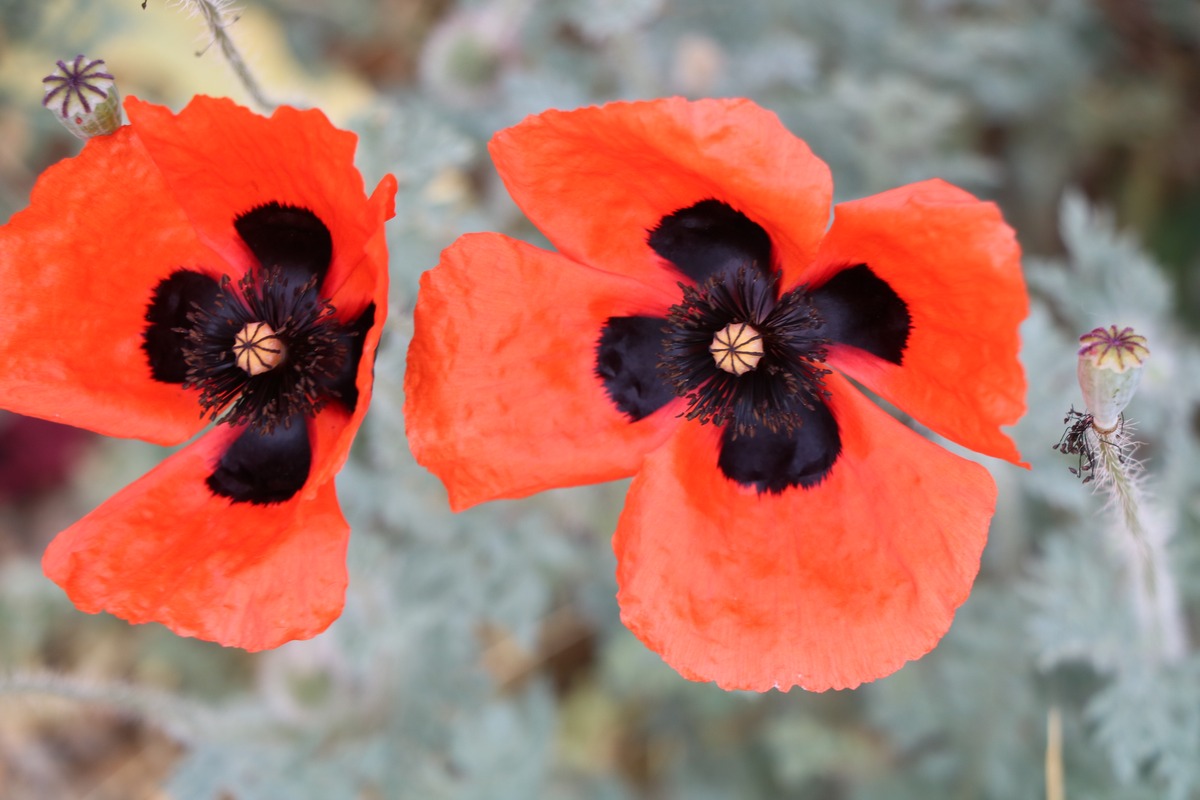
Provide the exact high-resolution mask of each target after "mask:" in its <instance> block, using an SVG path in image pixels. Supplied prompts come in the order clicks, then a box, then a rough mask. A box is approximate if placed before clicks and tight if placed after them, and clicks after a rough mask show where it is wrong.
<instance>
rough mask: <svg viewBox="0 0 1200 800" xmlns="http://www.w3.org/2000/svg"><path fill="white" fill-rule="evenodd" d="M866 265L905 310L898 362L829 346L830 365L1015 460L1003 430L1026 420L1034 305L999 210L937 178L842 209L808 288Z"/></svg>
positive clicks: (981, 447) (933, 423)
mask: <svg viewBox="0 0 1200 800" xmlns="http://www.w3.org/2000/svg"><path fill="white" fill-rule="evenodd" d="M859 264H866V265H867V266H868V267H869V268H870V270H871V272H872V273H874V274H875V275H876V276H878V277H879V278H881V279H882V280H883V281H884V282H886V283H887V284H888V286H889V287H891V289H892V290H893V291H895V292H896V294H897V295H899V297H900V298H901V299H902V300H903V301H904V304H905V306H906V307H907V310H908V313H909V315H910V316H911V320H912V325H911V332H910V335H909V337H908V341H907V343H906V344H905V346H904V349H903V354H902V356H901V359H902V360H901V363H900V364H894V363H889V362H887V361H885V360H883V359H880V358H877V357H875V356H873V355H871V354H869V353H867V352H864V351H862V350H859V349H857V348H853V347H842V346H837V345H833V346H831V347H830V348H829V358H828V364H829V365H830V366H832V367H835V368H837V369H840V370H842V371H843V372H845V373H846V374H848V375H850V376H851V377H852V378H854V379H855V380H858V381H860V382H861V383H862V384H863V385H865V386H867V387H868V388H870V389H871V390H872V391H875V392H878V393H879V394H880V395H881V396H883V397H884V398H886V399H887V400H889V401H890V402H892V403H895V404H896V405H897V406H898V407H900V408H902V409H904V410H905V411H906V412H908V413H909V414H912V415H913V416H914V417H915V418H917V419H919V420H920V421H921V422H922V423H923V424H925V425H927V426H929V428H931V429H932V430H934V431H936V432H937V433H939V434H941V435H943V436H946V437H948V438H949V439H952V440H954V441H955V442H958V443H959V444H962V445H964V446H966V447H969V448H971V449H972V450H975V451H977V452H980V453H984V454H986V455H990V456H996V457H998V458H1003V459H1006V460H1008V461H1011V462H1013V463H1020V458H1021V456H1020V453H1018V452H1017V447H1016V445H1015V444H1014V443H1013V441H1012V439H1010V438H1009V437H1008V436H1007V435H1006V434H1004V433H1003V432H1001V430H1000V426H1001V425H1011V424H1013V423H1015V422H1016V421H1017V420H1018V419H1019V418H1020V417H1021V415H1022V414H1023V413H1024V412H1025V373H1024V371H1023V370H1022V368H1021V364H1020V362H1019V361H1018V360H1017V352H1018V350H1019V348H1020V337H1019V335H1018V328H1019V326H1020V323H1021V320H1023V319H1024V318H1025V316H1026V314H1027V313H1028V307H1029V300H1028V295H1027V294H1026V291H1025V282H1024V279H1023V277H1022V275H1021V253H1020V248H1019V247H1018V245H1017V242H1016V238H1015V236H1014V234H1013V231H1012V229H1011V228H1010V227H1009V226H1008V225H1007V224H1006V223H1005V222H1004V220H1003V219H1002V218H1001V216H1000V211H999V209H997V208H996V206H995V205H993V204H992V203H985V202H981V201H979V200H977V199H976V198H975V197H973V196H972V195H970V194H969V193H967V192H965V191H963V190H962V189H958V188H955V187H954V186H951V185H949V184H947V183H944V182H942V181H939V180H931V181H925V182H923V183H916V184H912V185H909V186H903V187H900V188H898V189H893V190H891V191H888V192H884V193H883V194H878V195H875V196H874V197H868V198H866V199H863V200H856V201H853V202H848V203H840V204H839V205H838V206H837V207H836V208H835V209H834V221H833V226H832V227H831V228H830V230H829V233H828V235H827V236H826V237H825V240H824V241H823V242H822V243H821V251H820V253H819V255H818V256H817V259H816V262H815V264H814V266H813V268H812V270H810V271H809V272H808V273H807V274H805V275H803V276H802V279H803V280H804V281H808V282H810V283H812V284H814V285H820V284H822V283H824V282H825V281H826V280H828V279H829V278H830V277H832V276H833V275H835V274H837V273H838V272H839V271H840V270H842V269H844V268H846V267H848V266H851V265H859Z"/></svg>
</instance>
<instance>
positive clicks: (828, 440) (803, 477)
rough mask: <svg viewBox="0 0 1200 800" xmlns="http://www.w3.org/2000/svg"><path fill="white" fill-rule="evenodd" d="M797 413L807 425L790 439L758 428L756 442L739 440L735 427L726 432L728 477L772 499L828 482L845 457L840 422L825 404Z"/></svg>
mask: <svg viewBox="0 0 1200 800" xmlns="http://www.w3.org/2000/svg"><path fill="white" fill-rule="evenodd" d="M795 411H796V412H797V413H798V414H799V415H800V416H801V418H802V420H803V423H802V424H801V426H800V427H799V428H797V429H796V430H795V431H794V432H792V433H790V434H789V433H788V432H787V431H780V432H778V433H772V432H771V431H770V430H768V429H766V428H759V429H758V430H756V431H755V433H754V435H753V436H738V437H737V438H734V436H733V429H732V426H728V427H726V429H725V432H724V433H723V434H722V437H721V452H720V455H719V456H718V458H717V466H718V467H719V468H720V470H721V472H722V473H724V475H725V477H727V478H729V479H730V480H733V481H736V482H737V483H740V484H741V485H742V486H753V487H754V488H756V489H758V491H759V493H763V492H770V493H772V494H779V493H780V492H783V491H786V490H787V489H792V488H795V487H802V488H809V487H812V486H816V485H817V484H819V483H820V482H821V481H823V480H825V476H826V475H828V474H829V470H830V469H832V468H833V465H834V463H836V462H837V460H838V457H839V456H840V455H841V453H842V437H841V434H840V433H839V432H838V425H837V420H836V419H834V417H833V413H832V412H831V411H830V410H829V407H828V406H827V405H826V404H825V403H818V404H816V408H815V409H808V408H804V407H803V406H800V407H798V408H796V409H795Z"/></svg>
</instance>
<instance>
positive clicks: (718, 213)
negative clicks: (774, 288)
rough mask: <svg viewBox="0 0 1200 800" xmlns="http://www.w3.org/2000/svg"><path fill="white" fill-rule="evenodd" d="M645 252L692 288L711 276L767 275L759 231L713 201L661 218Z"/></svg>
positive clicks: (767, 242) (764, 240)
mask: <svg viewBox="0 0 1200 800" xmlns="http://www.w3.org/2000/svg"><path fill="white" fill-rule="evenodd" d="M647 241H648V243H649V244H650V248H651V249H652V250H654V252H656V253H658V254H659V255H660V256H662V257H663V258H665V259H666V260H667V261H670V262H671V263H672V264H674V265H675V267H676V268H677V269H678V270H679V271H680V272H682V273H683V274H684V275H686V276H687V277H689V278H691V279H692V280H693V281H694V282H695V283H696V284H697V285H700V284H703V283H704V282H705V281H706V280H708V279H709V278H711V277H713V276H714V275H718V274H721V273H723V272H736V271H737V269H738V268H739V267H752V266H753V267H756V268H757V269H758V270H759V271H760V272H762V274H763V276H764V277H770V275H771V237H770V236H768V235H767V232H766V231H765V230H763V229H762V226H760V225H758V224H757V223H755V222H753V221H752V220H751V219H750V218H749V217H747V216H746V215H745V214H742V213H741V212H740V211H735V210H734V209H733V208H731V207H730V206H728V205H726V204H725V203H722V202H721V201H719V200H702V201H700V202H699V203H696V204H695V205H694V206H689V207H688V208H683V209H680V210H679V211H676V212H674V213H673V214H668V215H667V216H665V217H663V218H662V220H661V221H660V222H659V223H658V227H656V228H654V230H652V231H650V235H649V238H648V239H647Z"/></svg>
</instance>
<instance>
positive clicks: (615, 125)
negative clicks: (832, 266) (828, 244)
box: [489, 97, 833, 288]
mask: <svg viewBox="0 0 1200 800" xmlns="http://www.w3.org/2000/svg"><path fill="white" fill-rule="evenodd" d="M489 150H490V152H491V155H492V159H493V161H494V162H495V164H496V169H497V171H498V172H499V173H500V177H501V178H502V179H503V180H504V184H505V186H507V187H508V191H509V193H510V194H511V195H512V197H513V199H514V200H515V201H516V203H517V205H518V206H520V207H521V210H522V211H524V212H525V214H526V216H528V217H529V219H530V221H532V222H533V224H534V225H536V226H537V227H538V228H539V229H540V230H541V231H542V232H543V233H545V234H546V236H547V237H549V239H550V241H551V242H553V243H554V245H555V247H557V248H558V249H559V251H560V252H562V253H563V254H564V255H566V256H569V257H570V258H573V259H575V260H576V261H579V262H581V263H584V264H589V265H591V266H594V267H596V268H598V269H604V270H608V271H611V272H617V273H620V274H623V275H628V276H629V277H632V278H635V279H637V280H640V281H642V282H644V283H651V284H653V285H655V286H666V287H668V288H669V287H670V286H672V285H673V284H674V282H675V281H676V280H678V279H679V273H678V272H676V271H675V270H674V269H672V268H670V267H669V265H666V264H665V263H664V262H662V261H660V260H658V259H656V258H655V257H654V254H653V253H652V252H651V251H650V249H649V248H648V246H647V235H648V233H649V232H650V231H651V230H654V229H655V228H657V227H658V226H659V225H660V223H661V222H662V221H663V219H664V218H665V217H668V216H669V215H671V214H674V213H675V212H677V211H680V210H682V209H687V208H690V207H692V206H694V205H696V204H697V203H699V202H700V201H702V200H709V199H714V198H715V199H719V200H720V201H722V202H723V203H725V204H726V205H728V206H730V207H732V208H733V209H734V210H736V211H739V212H741V213H742V214H744V215H745V216H747V217H749V218H750V219H751V220H752V221H753V222H755V223H758V224H759V225H761V226H762V227H763V228H764V229H765V230H766V232H767V233H768V234H769V236H770V239H771V242H772V244H774V246H775V257H776V258H777V259H779V260H780V261H782V262H783V263H787V262H794V263H803V264H808V263H809V262H810V261H811V260H812V257H813V255H814V254H815V253H816V249H817V243H818V242H819V241H820V238H821V235H822V233H824V231H825V228H826V226H827V224H828V221H829V203H830V199H831V197H832V192H833V182H832V178H831V177H830V174H829V168H828V167H827V166H826V165H825V163H824V162H822V161H821V160H820V159H818V158H817V157H816V156H814V155H813V153H812V151H811V150H809V148H808V145H806V144H805V143H804V142H802V141H801V140H800V139H797V138H796V137H795V136H793V135H792V134H791V133H789V132H788V130H787V129H786V128H784V126H783V124H782V123H781V122H780V121H779V118H778V117H776V116H775V115H774V114H773V113H771V112H770V111H767V110H765V109H763V108H760V107H759V106H757V105H755V104H754V103H752V102H750V101H748V100H733V99H722V100H698V101H694V102H692V101H688V100H684V99H682V98H678V97H676V98H671V99H667V100H655V101H651V102H639V103H610V104H608V105H605V106H601V107H593V108H583V109H579V110H576V111H566V112H564V111H546V112H544V113H541V114H538V115H536V116H532V117H529V118H528V119H526V120H525V121H523V122H521V123H520V124H518V125H515V126H513V127H511V128H507V129H505V130H503V131H500V132H499V133H497V134H496V136H495V137H493V139H492V141H491V144H490V145H489ZM585 209H586V213H583V212H584V210H585ZM656 264H657V265H659V268H658V269H655V268H653V265H656Z"/></svg>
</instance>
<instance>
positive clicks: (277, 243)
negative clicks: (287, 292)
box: [233, 202, 333, 289]
mask: <svg viewBox="0 0 1200 800" xmlns="http://www.w3.org/2000/svg"><path fill="white" fill-rule="evenodd" d="M233 227H234V228H235V229H237V232H238V235H239V236H241V237H242V241H244V242H245V243H246V245H247V246H248V247H249V248H250V251H251V252H252V253H254V257H255V258H257V259H258V263H259V264H260V265H261V266H262V267H263V269H271V268H278V269H279V270H281V271H282V272H283V274H284V275H285V276H286V277H287V279H288V282H289V283H291V284H292V285H293V286H301V285H304V284H305V283H307V282H308V281H309V280H311V279H313V278H316V288H318V289H320V287H321V284H322V283H323V282H324V280H325V273H326V272H328V271H329V265H330V262H332V260H333V238H332V236H330V233H329V228H327V227H326V226H325V223H324V222H322V221H321V219H320V218H319V217H318V216H317V215H316V214H314V213H313V212H311V211H309V210H308V209H306V208H297V207H294V206H287V205H283V204H282V203H277V202H271V203H267V204H266V205H262V206H259V207H258V208H255V209H252V210H250V211H247V212H246V213H245V214H241V215H240V216H238V218H237V219H235V220H234V222H233Z"/></svg>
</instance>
